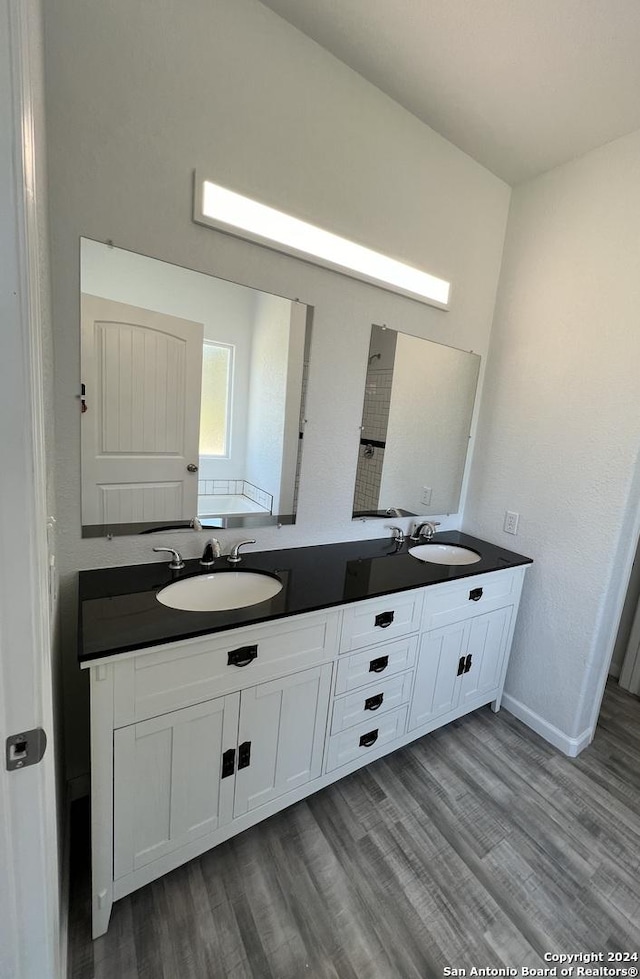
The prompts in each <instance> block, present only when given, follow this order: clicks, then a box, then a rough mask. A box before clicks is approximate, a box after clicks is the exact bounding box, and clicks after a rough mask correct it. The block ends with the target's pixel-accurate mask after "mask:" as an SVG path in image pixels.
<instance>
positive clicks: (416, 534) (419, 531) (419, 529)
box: [411, 520, 440, 541]
mask: <svg viewBox="0 0 640 979" xmlns="http://www.w3.org/2000/svg"><path fill="white" fill-rule="evenodd" d="M439 526H440V521H439V520H425V521H424V522H423V523H421V524H416V525H415V527H414V528H413V533H412V535H411V540H420V538H421V537H424V538H425V539H426V540H428V541H429V540H431V538H432V537H433V535H434V534H435V532H436V527H439ZM425 528H426V532H425Z"/></svg>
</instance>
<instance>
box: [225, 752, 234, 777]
mask: <svg viewBox="0 0 640 979" xmlns="http://www.w3.org/2000/svg"><path fill="white" fill-rule="evenodd" d="M235 770H236V749H235V748H229V750H228V751H225V752H224V753H223V755H222V778H227V777H228V776H229V775H233V773H234V772H235Z"/></svg>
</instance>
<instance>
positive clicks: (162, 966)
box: [69, 684, 640, 979]
mask: <svg viewBox="0 0 640 979" xmlns="http://www.w3.org/2000/svg"><path fill="white" fill-rule="evenodd" d="M73 809H74V812H73V818H72V834H73V836H72V870H71V885H70V922H69V928H70V932H69V977H70V979H300V977H306V976H310V977H322V979H430V977H432V976H433V977H436V976H437V977H442V975H443V968H444V967H445V966H453V967H456V968H467V969H469V968H470V967H471V966H474V965H475V966H478V967H482V966H489V967H502V966H512V967H519V966H520V967H521V966H523V965H527V966H541V965H544V961H543V955H544V953H545V952H547V951H549V952H578V951H594V950H595V951H607V950H612V951H613V950H623V951H634V950H638V949H640V873H639V869H640V866H639V865H640V700H639V699H637V698H635V697H632V696H631V695H629V694H626V693H625V692H624V691H622V690H620V688H619V687H618V686H617V684H613V685H610V686H609V687H608V689H607V693H606V695H605V700H604V704H603V709H602V714H601V716H600V722H599V727H598V731H597V735H596V738H595V739H594V742H593V744H592V745H591V746H590V747H589V748H587V749H586V750H585V751H584V752H583V753H582V754H581V755H580V757H579V758H577V759H573V760H571V759H568V758H566V757H564V756H563V755H561V754H560V753H559V752H557V751H556V750H555V749H553V748H552V747H550V746H549V745H548V744H546V742H544V741H542V740H541V739H540V738H538V737H537V736H536V735H535V734H533V733H532V732H531V731H529V730H528V729H527V728H526V727H525V726H524V725H522V724H521V723H520V722H518V721H517V720H515V719H514V718H513V717H512V716H511V715H510V714H508V713H507V712H506V711H501V712H500V714H498V715H494V714H492V713H491V711H490V710H489V709H488V708H486V709H483V710H480V711H477V712H475V713H474V714H472V715H469V716H467V717H465V718H463V719H461V720H460V721H456V722H454V723H453V724H451V725H449V726H447V727H446V728H443V729H441V730H440V731H437V732H434V733H433V734H430V735H428V736H427V737H425V738H422V739H421V740H420V741H418V742H416V743H414V744H413V745H410V746H408V747H406V748H403V749H402V750H400V751H397V752H395V753H394V754H393V755H390V756H388V757H387V758H384V759H381V760H380V761H378V762H375V763H374V764H373V765H371V766H369V767H368V768H366V769H364V770H363V771H360V772H357V773H356V774H354V775H350V776H348V777H347V778H345V779H343V780H342V781H340V782H338V783H336V784H335V785H333V786H330V787H329V788H327V789H324V790H322V791H320V792H318V793H316V794H315V795H313V796H311V797H310V798H308V799H306V800H304V801H303V802H300V803H298V804H297V805H295V806H292V807H291V808H289V809H287V810H285V811H284V812H283V813H280V814H279V815H276V816H273V817H271V818H270V819H268V820H266V821H265V822H264V823H262V824H261V825H259V826H256V827H254V828H253V829H250V830H247V831H246V832H245V833H243V834H241V835H240V836H238V837H236V838H235V839H232V840H230V841H229V842H228V843H224V844H222V845H221V846H219V847H217V848H216V849H214V850H212V851H210V852H209V853H206V854H204V855H203V856H202V857H200V858H198V859H196V860H192V861H191V862H190V863H188V864H186V865H185V866H184V867H181V868H179V869H178V870H175V871H173V872H172V873H170V874H168V875H167V876H165V877H164V878H162V879H161V880H158V881H155V882H154V883H152V884H149V885H148V886H147V887H145V888H143V889H141V890H139V891H136V892H135V893H134V894H132V895H130V896H129V897H127V898H124V899H123V900H121V901H118V902H117V903H116V904H115V905H114V908H113V914H112V917H111V924H110V928H109V932H108V933H107V935H105V936H104V937H102V938H100V939H98V940H97V941H96V942H92V941H91V937H90V907H89V902H90V864H89V836H88V828H87V826H88V808H87V806H86V802H85V801H84V800H82V801H81V802H80V803H75V805H74V807H73Z"/></svg>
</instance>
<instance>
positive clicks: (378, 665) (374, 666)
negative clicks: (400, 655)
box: [369, 656, 389, 673]
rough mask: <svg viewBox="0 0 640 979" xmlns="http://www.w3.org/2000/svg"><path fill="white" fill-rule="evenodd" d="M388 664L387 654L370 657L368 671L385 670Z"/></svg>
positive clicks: (380, 671) (379, 671)
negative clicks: (375, 657) (374, 657)
mask: <svg viewBox="0 0 640 979" xmlns="http://www.w3.org/2000/svg"><path fill="white" fill-rule="evenodd" d="M388 665H389V657H388V656H378V658H377V659H372V660H371V662H370V663H369V673H382V671H383V670H386V668H387V667H388Z"/></svg>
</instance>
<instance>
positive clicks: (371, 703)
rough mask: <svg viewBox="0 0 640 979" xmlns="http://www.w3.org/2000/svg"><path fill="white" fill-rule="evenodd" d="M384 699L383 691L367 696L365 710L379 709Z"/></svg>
mask: <svg viewBox="0 0 640 979" xmlns="http://www.w3.org/2000/svg"><path fill="white" fill-rule="evenodd" d="M383 700H384V694H383V693H377V694H376V695H375V697H367V699H366V700H365V702H364V709H365V710H377V709H378V707H381V706H382V701H383Z"/></svg>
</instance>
